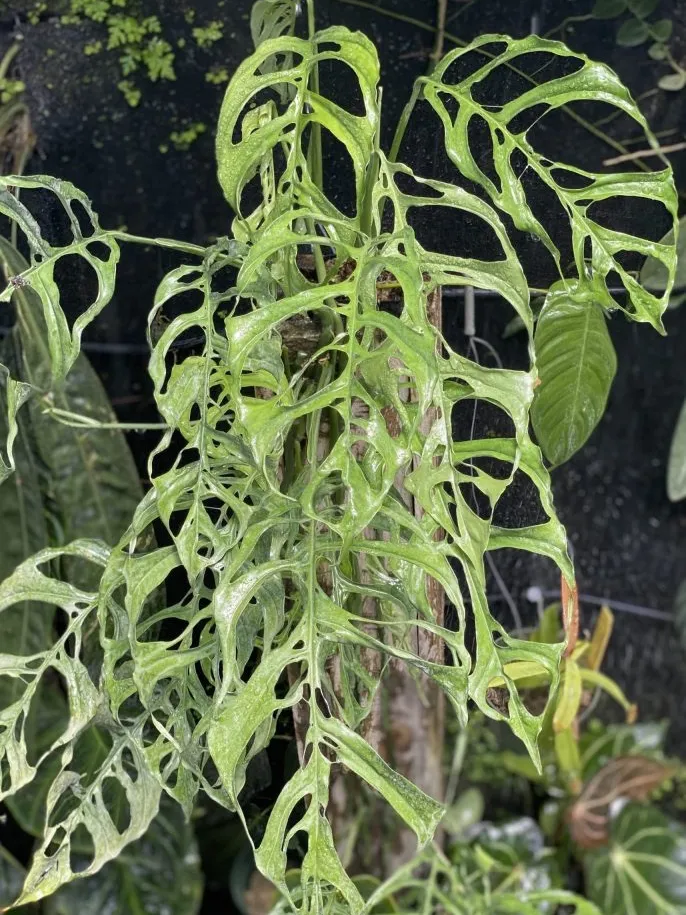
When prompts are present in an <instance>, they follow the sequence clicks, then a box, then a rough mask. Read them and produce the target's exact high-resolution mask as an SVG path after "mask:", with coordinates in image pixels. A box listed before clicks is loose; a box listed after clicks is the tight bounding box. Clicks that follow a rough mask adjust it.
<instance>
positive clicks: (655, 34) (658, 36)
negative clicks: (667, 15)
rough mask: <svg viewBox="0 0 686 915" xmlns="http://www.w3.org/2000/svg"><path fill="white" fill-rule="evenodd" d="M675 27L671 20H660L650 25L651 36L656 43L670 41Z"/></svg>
mask: <svg viewBox="0 0 686 915" xmlns="http://www.w3.org/2000/svg"><path fill="white" fill-rule="evenodd" d="M673 27H674V24H673V22H672V20H671V19H658V21H657V22H651V23H650V36H651V38H653V39H654V40H655V41H662V42H664V41H669V38H670V36H671V34H672V29H673ZM651 56H652V55H651Z"/></svg>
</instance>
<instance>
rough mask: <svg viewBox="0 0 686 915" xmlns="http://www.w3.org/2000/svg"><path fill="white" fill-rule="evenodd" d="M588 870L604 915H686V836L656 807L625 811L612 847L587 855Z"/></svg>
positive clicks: (616, 826)
mask: <svg viewBox="0 0 686 915" xmlns="http://www.w3.org/2000/svg"><path fill="white" fill-rule="evenodd" d="M584 869H585V872H586V881H587V887H588V894H589V897H590V898H591V899H592V900H593V901H594V902H595V903H596V904H597V905H598V906H599V907H600V908H601V909H602V912H603V915H642V913H643V912H670V913H674V915H678V913H681V912H686V832H685V831H684V829H683V827H682V826H680V825H679V824H678V823H676V822H675V821H673V820H670V819H669V818H668V817H666V816H665V815H664V814H663V813H661V812H660V811H659V810H657V809H656V808H654V807H644V806H639V805H637V804H628V805H627V806H626V807H624V809H623V810H622V812H621V813H620V814H619V816H618V817H617V818H616V819H615V820H614V821H613V823H612V826H611V834H610V844H609V846H608V847H607V848H606V849H603V850H602V851H597V852H594V853H592V854H589V855H587V857H586V859H585V861H584Z"/></svg>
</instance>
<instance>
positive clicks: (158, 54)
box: [62, 0, 176, 106]
mask: <svg viewBox="0 0 686 915" xmlns="http://www.w3.org/2000/svg"><path fill="white" fill-rule="evenodd" d="M84 20H90V21H91V22H97V23H101V24H103V25H104V26H106V28H107V38H106V42H103V41H101V40H98V41H92V42H90V43H89V44H87V45H86V46H85V48H84V52H85V53H86V54H97V53H98V52H99V51H100V50H102V48H103V44H104V46H105V47H106V48H107V50H108V51H116V52H118V54H119V67H120V70H121V75H122V77H123V79H122V80H121V81H120V82H119V83H118V84H117V85H118V87H119V89H120V90H121V92H122V93H123V95H124V97H125V99H126V101H127V102H128V103H129V105H132V106H135V105H138V104H139V102H140V100H141V94H142V93H141V89H140V87H139V86H137V85H136V84H135V83H134V82H133V80H131V79H129V77H131V76H132V75H133V74H134V73H136V72H138V71H140V72H142V73H144V74H145V75H146V76H147V78H148V79H149V80H150V81H151V82H157V81H158V80H162V79H167V80H173V79H176V74H175V72H174V50H173V48H172V46H171V45H170V44H169V42H168V41H165V39H164V38H163V37H161V32H162V26H161V24H160V20H159V18H158V17H157V16H146V17H144V18H141V17H139V16H135V15H132V13H131V11H130V8H129V0H71V5H70V9H69V13H68V14H67V15H66V16H63V17H62V21H63V22H65V23H69V24H78V23H80V22H83V21H84Z"/></svg>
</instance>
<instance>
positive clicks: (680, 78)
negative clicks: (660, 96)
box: [657, 70, 686, 92]
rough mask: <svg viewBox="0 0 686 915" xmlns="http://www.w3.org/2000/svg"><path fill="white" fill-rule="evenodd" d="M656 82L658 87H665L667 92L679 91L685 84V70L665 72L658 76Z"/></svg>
mask: <svg viewBox="0 0 686 915" xmlns="http://www.w3.org/2000/svg"><path fill="white" fill-rule="evenodd" d="M657 84H658V86H659V87H660V89H666V90H667V91H668V92H680V91H681V90H682V89H683V88H684V86H686V71H684V70H679V72H678V73H666V74H665V75H664V76H661V77H660V78H659V80H658V81H657Z"/></svg>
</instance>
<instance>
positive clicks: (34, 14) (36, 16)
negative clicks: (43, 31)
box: [26, 3, 48, 25]
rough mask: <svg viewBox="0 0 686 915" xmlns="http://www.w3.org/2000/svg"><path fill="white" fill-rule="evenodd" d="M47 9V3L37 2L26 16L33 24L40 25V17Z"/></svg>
mask: <svg viewBox="0 0 686 915" xmlns="http://www.w3.org/2000/svg"><path fill="white" fill-rule="evenodd" d="M47 9H48V4H47V3H36V4H35V6H34V7H33V8H32V9H30V10H29V11H28V13H27V15H26V18H27V19H28V20H29V22H30V23H31V25H38V23H39V22H40V17H41V16H42V15H43V13H45V12H46V11H47Z"/></svg>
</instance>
